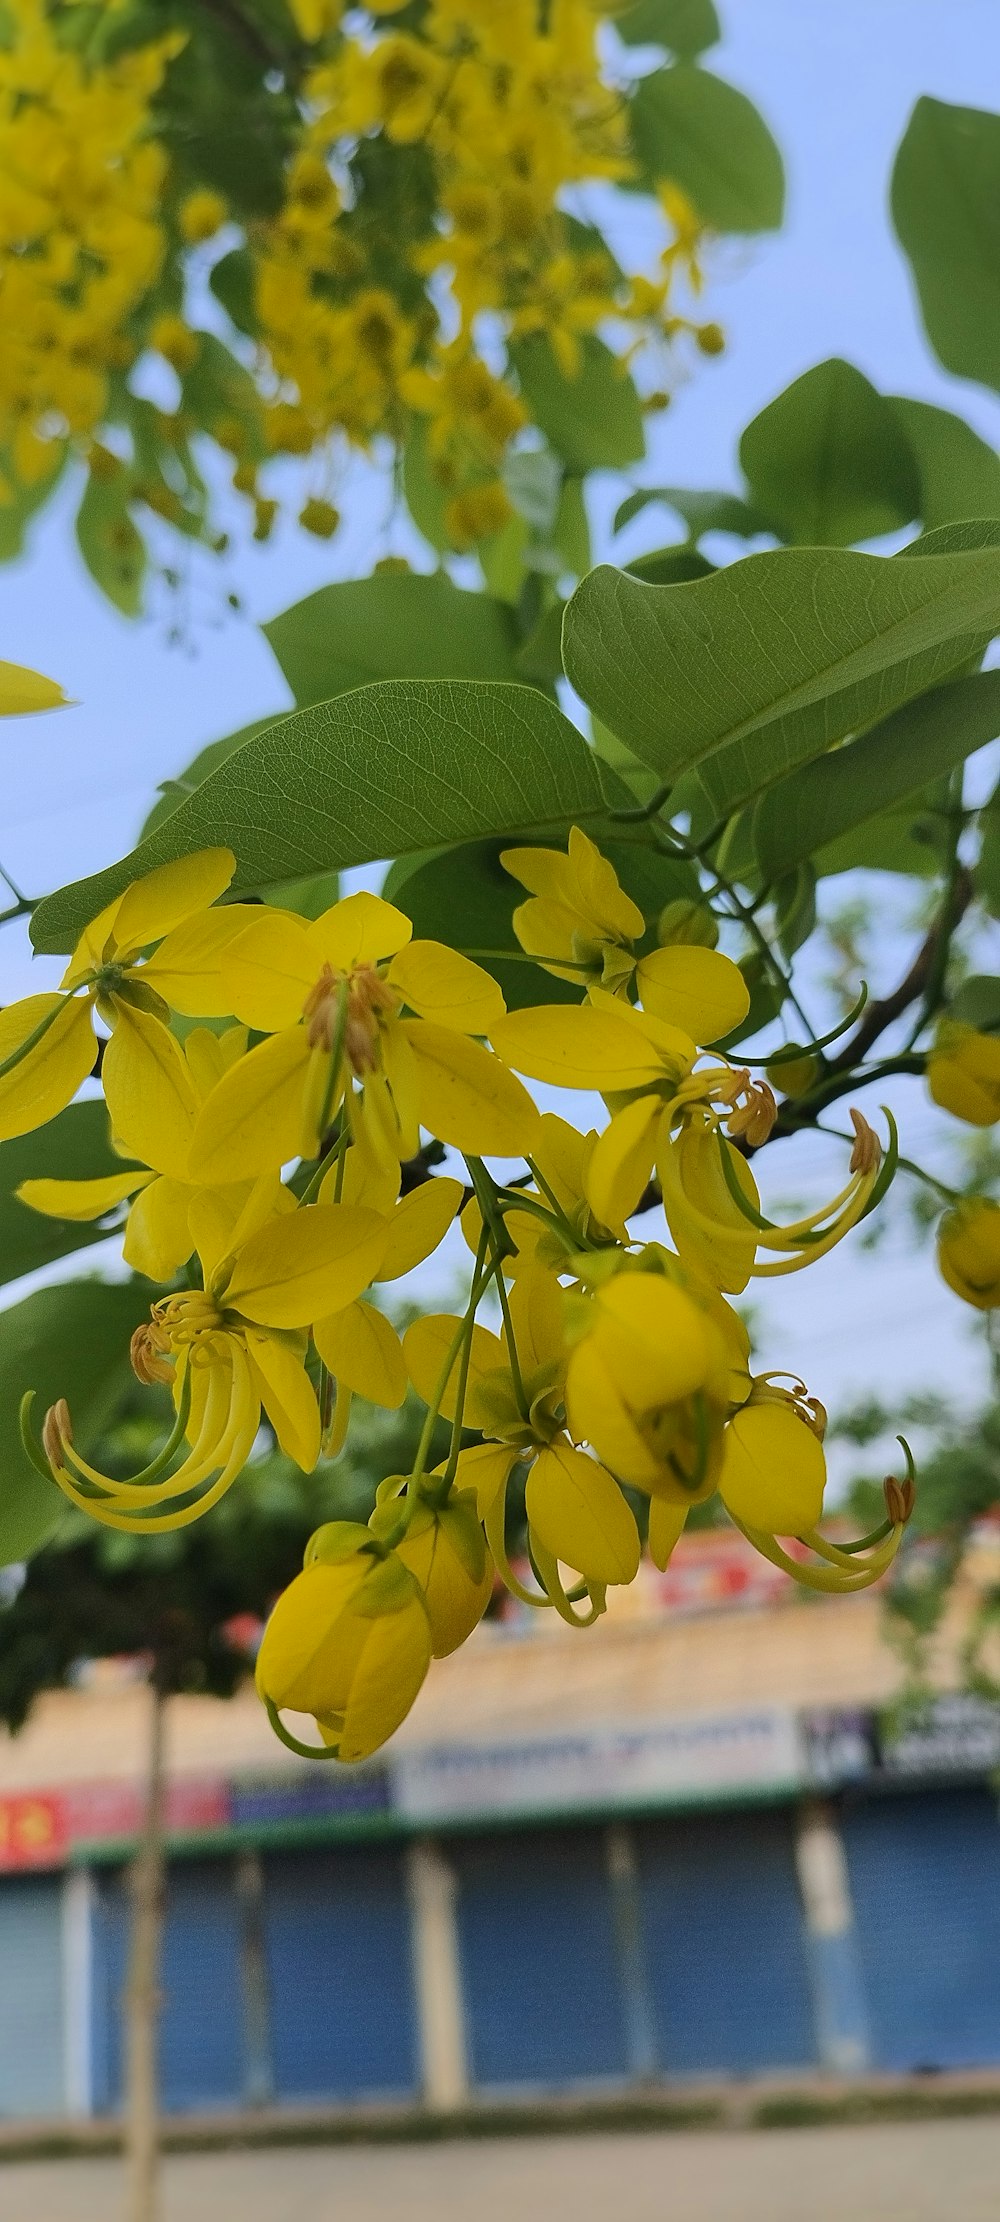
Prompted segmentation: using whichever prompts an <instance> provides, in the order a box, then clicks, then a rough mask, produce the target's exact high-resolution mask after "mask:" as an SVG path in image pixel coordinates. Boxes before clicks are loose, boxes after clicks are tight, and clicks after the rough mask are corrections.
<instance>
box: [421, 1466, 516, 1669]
mask: <svg viewBox="0 0 1000 2222" xmlns="http://www.w3.org/2000/svg"><path fill="white" fill-rule="evenodd" d="M477 1546H478V1548H477ZM398 1555H399V1557H400V1558H401V1559H402V1561H403V1564H404V1566H408V1567H409V1569H410V1572H411V1574H413V1575H415V1577H416V1579H417V1581H418V1582H419V1584H420V1588H421V1591H422V1593H423V1600H424V1609H425V1611H426V1613H427V1618H428V1620H429V1622H430V1628H431V1647H432V1650H433V1653H434V1657H435V1658H436V1659H447V1658H448V1657H449V1656H450V1654H451V1653H452V1652H453V1651H457V1650H458V1649H459V1647H460V1645H461V1644H463V1643H465V1642H466V1641H467V1640H468V1638H469V1636H471V1634H472V1631H473V1629H474V1628H476V1627H478V1624H479V1622H480V1621H481V1619H482V1617H483V1614H484V1612H485V1610H486V1607H487V1605H488V1604H489V1601H490V1595H491V1592H492V1589H493V1561H492V1559H491V1557H490V1555H489V1552H488V1551H487V1550H486V1547H485V1543H484V1539H483V1531H482V1529H481V1527H480V1525H479V1521H478V1518H477V1516H476V1509H475V1499H474V1498H473V1496H472V1494H471V1492H469V1493H468V1494H467V1495H466V1496H465V1497H464V1499H463V1498H460V1497H455V1496H454V1495H452V1496H451V1497H450V1498H449V1500H448V1502H447V1504H445V1505H442V1506H441V1508H440V1510H439V1511H436V1512H434V1511H432V1510H431V1508H430V1506H429V1505H428V1506H421V1507H420V1508H419V1510H418V1511H417V1513H416V1514H415V1515H414V1518H413V1519H412V1520H411V1522H410V1526H409V1528H408V1529H407V1532H406V1535H405V1537H404V1539H403V1541H402V1543H400V1544H399V1546H398Z"/></svg>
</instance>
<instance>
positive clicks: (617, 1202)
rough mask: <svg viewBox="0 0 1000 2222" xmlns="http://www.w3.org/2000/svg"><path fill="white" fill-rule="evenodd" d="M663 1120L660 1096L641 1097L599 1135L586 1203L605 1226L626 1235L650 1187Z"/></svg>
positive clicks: (620, 1112) (588, 1170)
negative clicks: (637, 1206) (626, 1228)
mask: <svg viewBox="0 0 1000 2222" xmlns="http://www.w3.org/2000/svg"><path fill="white" fill-rule="evenodd" d="M662 1117H663V1105H662V1103H661V1102H660V1099H659V1097H658V1096H639V1097H637V1099H636V1101H635V1102H634V1103H628V1104H626V1105H625V1107H624V1109H623V1110H621V1111H617V1112H616V1113H615V1116H614V1118H613V1119H612V1120H611V1124H610V1126H606V1127H605V1129H604V1133H603V1134H599V1135H598V1137H597V1141H596V1142H595V1144H594V1150H593V1154H592V1156H591V1159H590V1163H589V1165H588V1167H587V1201H588V1203H589V1204H590V1207H591V1210H592V1211H594V1212H595V1213H596V1216H597V1218H598V1219H599V1220H600V1221H601V1224H602V1226H605V1227H610V1228H612V1229H613V1231H614V1232H615V1233H617V1234H620V1235H624V1232H625V1222H626V1220H627V1219H629V1218H631V1215H632V1213H633V1211H634V1210H635V1207H636V1205H637V1203H638V1201H639V1198H640V1196H641V1195H642V1192H643V1189H644V1188H645V1187H646V1186H647V1185H648V1182H649V1176H650V1174H651V1172H652V1170H653V1160H654V1158H655V1156H656V1137H657V1132H658V1130H659V1125H660V1121H661V1119H662Z"/></svg>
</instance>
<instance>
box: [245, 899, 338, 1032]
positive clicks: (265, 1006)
mask: <svg viewBox="0 0 1000 2222" xmlns="http://www.w3.org/2000/svg"><path fill="white" fill-rule="evenodd" d="M220 970H221V973H222V979H223V982H224V985H225V990H226V997H227V1002H226V1008H227V1010H231V1011H232V1012H233V1015H234V1017H236V1018H240V1019H242V1020H243V1021H244V1023H245V1025H247V1026H257V1027H259V1028H260V1029H261V1031H262V1032H263V1033H265V1034H277V1033H278V1032H279V1031H280V1029H281V1028H282V1027H284V1026H294V1024H295V1021H296V1019H298V1018H301V1016H302V1005H303V1003H304V1002H305V999H306V996H307V995H308V993H309V990H310V988H312V987H314V986H315V984H316V981H317V979H318V978H319V974H320V972H321V970H322V962H321V960H320V958H319V957H318V955H317V954H316V952H315V950H313V949H312V948H311V947H310V944H309V939H308V933H307V929H306V925H305V921H304V920H303V919H301V918H293V917H291V916H290V915H289V913H288V912H287V911H278V910H275V911H266V912H264V913H263V914H262V915H258V916H257V918H255V919H254V920H253V922H252V923H251V924H250V925H248V926H247V925H245V926H244V930H243V932H242V933H240V934H239V935H238V936H237V938H236V940H235V941H234V942H233V943H232V944H231V946H230V947H229V948H228V949H227V950H225V951H224V952H223V955H222V959H221V964H220Z"/></svg>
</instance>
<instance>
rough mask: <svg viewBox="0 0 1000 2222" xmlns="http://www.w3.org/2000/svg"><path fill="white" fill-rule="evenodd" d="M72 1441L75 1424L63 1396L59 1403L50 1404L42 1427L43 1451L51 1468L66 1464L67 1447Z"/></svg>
mask: <svg viewBox="0 0 1000 2222" xmlns="http://www.w3.org/2000/svg"><path fill="white" fill-rule="evenodd" d="M72 1440H73V1422H72V1420H71V1419H70V1416H69V1405H68V1404H67V1402H66V1399H65V1397H64V1396H61V1397H60V1398H59V1400H58V1403H56V1404H50V1406H49V1409H48V1411H47V1412H46V1414H45V1422H44V1425H43V1427H42V1449H43V1451H44V1452H45V1456H46V1458H47V1459H48V1462H49V1465H50V1466H62V1465H63V1464H64V1463H65V1458H64V1453H65V1450H66V1446H67V1444H68V1443H71V1442H72Z"/></svg>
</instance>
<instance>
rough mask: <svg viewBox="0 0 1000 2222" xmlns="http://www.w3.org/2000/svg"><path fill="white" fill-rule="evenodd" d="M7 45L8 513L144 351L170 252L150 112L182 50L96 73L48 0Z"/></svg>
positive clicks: (3, 407) (0, 484)
mask: <svg viewBox="0 0 1000 2222" xmlns="http://www.w3.org/2000/svg"><path fill="white" fill-rule="evenodd" d="M7 13H8V14H10V15H11V16H12V22H11V25H10V26H9V35H8V27H7V26H5V36H4V38H3V40H2V42H0V317H2V320H3V330H4V344H3V349H2V351H0V472H2V477H0V503H9V502H11V501H12V500H14V499H15V497H16V494H17V491H18V490H19V489H26V488H27V489H30V488H31V487H33V486H36V485H38V484H39V483H40V482H42V481H44V480H46V479H48V478H49V477H50V476H52V475H53V473H54V472H55V471H56V469H57V468H58V465H59V463H60V461H61V459H62V455H63V451H64V443H65V442H66V441H67V440H75V441H78V442H81V443H83V444H86V442H87V440H88V438H89V436H90V435H91V434H92V433H93V432H95V431H96V430H97V428H98V427H99V426H100V425H101V424H102V422H103V420H104V418H105V415H106V411H107V407H108V398H109V380H110V379H111V378H112V377H113V376H114V375H115V374H116V373H118V374H119V375H120V374H121V373H122V372H123V371H127V370H128V369H129V368H130V366H131V364H132V362H133V360H134V358H135V356H136V355H137V354H138V353H139V351H140V343H139V341H138V338H137V336H136V334H135V332H134V331H133V325H132V319H133V315H134V312H135V310H136V308H137V306H138V305H139V304H140V303H141V302H142V300H143V298H144V296H145V295H146V294H147V293H148V291H149V289H150V287H151V286H152V285H153V283H154V281H155V280H156V278H157V276H158V274H159V270H160V266H161V263H162V260H163V256H164V252H165V246H166V242H165V238H164V234H163V231H162V229H161V224H160V216H159V206H160V197H161V192H162V187H163V182H164V177H165V173H166V157H165V155H164V154H163V152H162V150H161V148H160V147H158V146H157V145H156V144H155V143H154V142H153V141H152V139H151V138H150V136H149V106H150V101H151V99H152V97H153V95H154V94H155V93H156V91H157V89H158V87H159V85H160V83H161V80H162V78H163V74H164V71H165V69H166V66H167V63H168V61H169V60H170V57H171V55H172V54H173V53H174V52H175V51H176V45H177V42H176V41H175V40H173V39H169V38H168V39H160V40H159V41H158V42H157V43H156V44H155V45H151V46H146V47H143V48H142V49H140V50H139V51H138V52H134V53H130V54H128V55H125V56H123V57H122V58H121V59H120V60H118V61H116V62H114V63H113V64H110V65H109V66H107V67H105V68H103V69H102V70H100V71H98V72H90V71H88V70H87V69H86V68H85V67H84V65H83V63H82V62H81V61H80V59H79V58H78V56H77V55H75V54H73V53H72V52H68V51H67V50H66V49H65V47H63V46H62V45H60V43H59V41H58V39H57V36H56V34H55V31H54V29H53V26H52V23H51V21H50V16H49V11H48V9H47V8H46V7H45V5H44V0H17V5H16V8H15V9H13V10H11V11H7Z"/></svg>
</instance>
